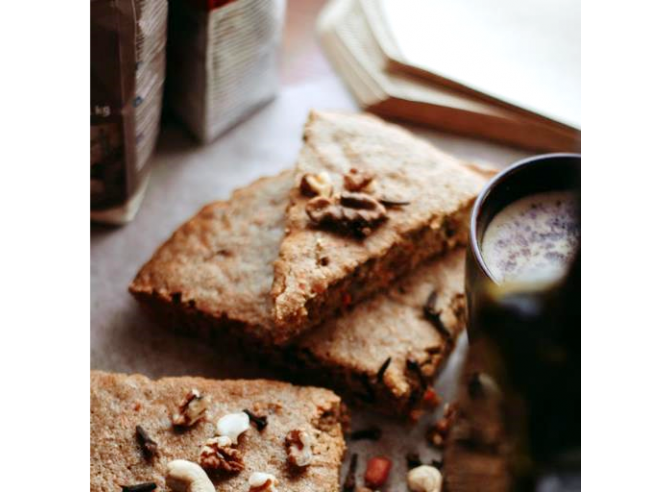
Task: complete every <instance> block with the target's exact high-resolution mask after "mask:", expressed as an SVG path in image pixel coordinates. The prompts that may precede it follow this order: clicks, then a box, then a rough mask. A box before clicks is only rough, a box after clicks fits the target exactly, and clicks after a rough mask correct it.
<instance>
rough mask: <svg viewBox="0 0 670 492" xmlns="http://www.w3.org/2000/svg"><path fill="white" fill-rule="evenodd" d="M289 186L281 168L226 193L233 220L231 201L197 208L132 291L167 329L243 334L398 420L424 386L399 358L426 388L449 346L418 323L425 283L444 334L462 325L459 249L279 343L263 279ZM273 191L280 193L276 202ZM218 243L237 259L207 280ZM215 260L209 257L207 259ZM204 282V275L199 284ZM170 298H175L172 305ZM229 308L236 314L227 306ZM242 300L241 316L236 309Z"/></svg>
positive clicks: (250, 343)
mask: <svg viewBox="0 0 670 492" xmlns="http://www.w3.org/2000/svg"><path fill="white" fill-rule="evenodd" d="M291 184H292V180H291V178H290V176H289V175H288V174H287V173H283V174H281V175H279V176H277V177H275V178H267V179H263V180H261V181H259V182H257V183H254V184H252V185H251V186H249V187H248V188H246V189H244V190H240V191H238V192H236V193H235V198H234V199H235V200H239V201H242V202H243V204H244V206H243V207H242V206H239V205H238V206H237V208H236V210H237V212H236V213H237V214H238V215H237V216H232V215H231V214H230V213H229V212H230V210H231V208H232V206H231V205H230V203H229V202H217V203H214V204H212V205H209V206H207V207H205V208H204V209H203V210H202V211H201V212H199V213H198V214H197V215H196V216H195V217H194V218H192V219H191V220H190V221H189V222H187V223H186V224H184V225H183V226H182V227H180V228H179V230H178V231H177V232H176V233H175V234H174V235H173V236H172V238H171V239H170V240H168V241H167V242H166V244H164V245H163V246H162V247H161V248H160V249H159V250H158V251H157V252H156V254H155V255H154V258H152V259H151V260H150V261H149V262H148V263H147V264H146V265H145V266H144V267H143V268H142V270H141V271H140V273H139V274H138V275H137V277H136V279H135V281H134V282H133V284H132V285H131V286H130V290H131V292H132V293H133V295H134V296H135V297H136V298H137V299H138V300H139V301H140V302H141V303H142V304H143V305H144V306H145V307H146V308H148V310H149V311H150V312H151V313H152V314H153V315H154V316H156V317H158V318H159V319H160V321H161V322H162V323H164V324H165V325H167V326H170V327H171V328H173V329H176V330H180V331H185V332H195V333H198V334H200V335H202V334H210V333H213V334H219V333H227V334H230V335H233V336H234V337H236V338H243V342H244V344H243V345H244V346H245V348H246V350H248V351H262V352H264V353H265V354H266V355H267V359H268V360H269V362H274V363H279V364H280V365H282V366H284V367H289V368H290V369H292V370H293V372H294V375H295V376H296V377H297V378H298V379H300V380H302V381H305V382H316V383H318V384H323V385H327V386H331V387H335V388H337V389H338V391H341V392H342V393H343V394H345V395H346V396H348V397H352V396H353V397H354V398H353V399H354V400H356V401H364V402H369V403H373V404H375V408H377V409H379V410H380V411H382V412H386V413H392V414H395V415H403V416H406V415H407V414H409V412H410V411H411V410H412V409H413V408H414V407H415V406H416V405H418V404H419V403H420V399H421V395H422V390H423V388H422V387H421V385H420V382H419V381H418V378H417V375H416V374H413V373H412V372H411V371H408V370H406V368H404V367H403V365H406V360H407V359H410V358H411V359H412V360H415V361H416V362H418V363H419V364H420V365H421V367H422V371H423V373H424V375H425V380H426V382H427V383H428V384H430V383H431V382H432V380H433V378H434V376H435V375H436V374H437V372H438V369H439V367H440V366H441V365H442V364H443V363H444V362H445V361H446V358H447V357H448V354H449V353H450V351H451V349H452V343H451V342H448V341H447V339H446V338H445V336H444V335H442V334H440V333H439V332H438V330H437V329H436V328H435V327H434V326H433V325H432V324H431V323H430V322H428V321H427V320H426V319H424V316H423V313H422V306H423V303H425V301H426V299H427V298H428V295H429V294H430V293H431V291H432V289H435V290H436V292H437V294H438V304H437V309H438V310H441V311H442V316H441V318H442V320H443V321H444V323H445V324H446V325H447V326H448V327H449V329H450V330H452V337H453V338H455V337H456V335H457V334H458V333H459V332H460V331H461V330H462V327H463V313H462V301H463V282H464V280H463V263H464V260H463V253H462V252H458V253H455V254H452V255H449V257H447V258H444V259H439V260H436V261H434V262H432V263H429V264H427V265H425V266H423V267H421V268H418V269H417V270H416V272H415V273H414V274H413V275H410V276H408V277H406V278H405V279H403V280H402V281H401V282H399V283H398V284H397V285H395V286H394V288H393V289H392V290H391V291H390V292H389V293H388V294H380V295H378V296H376V297H374V298H373V299H370V300H369V301H367V302H365V303H362V304H360V305H359V306H357V307H356V308H355V309H353V310H351V311H348V312H345V313H343V315H342V316H341V317H340V318H339V319H337V320H336V321H331V322H328V323H326V324H325V325H323V326H321V327H317V328H316V329H315V330H313V332H308V333H306V334H305V335H304V336H303V337H301V338H299V339H298V340H297V341H295V342H294V343H292V344H291V345H290V346H287V347H285V348H282V349H279V348H278V347H277V346H276V344H275V339H274V330H276V329H277V328H276V327H275V326H274V325H273V323H272V313H271V299H270V284H271V282H272V263H273V261H274V259H275V256H273V255H276V251H277V250H278V248H279V243H280V240H281V236H282V232H283V220H282V217H283V210H284V206H285V203H286V196H287V195H288V188H289V187H290V186H291ZM276 190H279V191H283V192H284V194H285V195H284V199H283V200H282V199H280V197H279V194H278V193H274V191H276ZM268 196H273V199H272V200H268V198H267V197H268ZM268 209H271V210H268ZM251 216H257V217H263V218H264V219H263V220H264V221H267V223H265V222H261V223H256V225H255V227H244V224H245V220H246V218H249V217H251ZM221 217H228V222H227V224H226V225H225V226H223V225H221V224H220V221H221V219H220V218H221ZM222 244H228V245H229V246H228V247H229V248H230V245H240V246H239V247H235V248H234V249H233V248H231V250H232V251H234V253H233V254H234V258H235V261H230V262H227V263H225V268H226V270H225V271H221V272H219V273H217V275H216V276H212V275H211V274H210V273H208V272H210V270H211V268H212V267H211V265H210V262H209V261H206V260H203V258H212V257H214V256H215V252H216V250H217V248H219V247H220V246H221V245H222ZM242 245H249V247H243V246H242ZM256 248H260V251H257V250H256ZM219 261H220V260H219V259H215V260H214V265H219V263H218V262H219ZM223 266H224V264H221V267H223ZM203 278H204V279H207V280H206V281H205V282H204V283H203ZM231 279H236V280H237V281H232V280H231ZM211 293H219V297H217V296H213V295H211ZM176 294H180V295H179V296H178V299H176V301H175V298H176ZM229 306H235V310H234V311H233V310H231V311H230V312H229V311H228V309H229ZM244 306H246V308H245V309H246V311H248V314H247V313H245V310H244V309H241V307H244ZM233 313H234V314H233ZM233 316H235V317H236V318H235V319H233ZM389 357H390V358H391V360H392V362H391V363H390V364H389V368H387V371H388V374H384V375H383V377H382V378H381V379H378V378H377V377H376V374H377V371H378V370H379V368H380V366H381V365H382V364H383V363H384V362H385V361H386V359H388V358H389ZM314 376H318V377H316V378H315V377H314Z"/></svg>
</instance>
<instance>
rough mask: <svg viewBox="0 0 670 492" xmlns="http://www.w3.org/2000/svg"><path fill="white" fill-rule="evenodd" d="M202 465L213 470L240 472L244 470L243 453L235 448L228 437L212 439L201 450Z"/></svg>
mask: <svg viewBox="0 0 670 492" xmlns="http://www.w3.org/2000/svg"><path fill="white" fill-rule="evenodd" d="M200 465H201V466H202V467H203V468H209V469H212V470H225V471H228V472H240V471H242V470H244V461H243V459H242V452H241V451H240V450H239V449H235V448H234V447H233V442H232V441H231V440H230V438H229V437H228V436H221V437H212V438H211V439H207V441H205V445H204V446H203V447H202V449H201V450H200Z"/></svg>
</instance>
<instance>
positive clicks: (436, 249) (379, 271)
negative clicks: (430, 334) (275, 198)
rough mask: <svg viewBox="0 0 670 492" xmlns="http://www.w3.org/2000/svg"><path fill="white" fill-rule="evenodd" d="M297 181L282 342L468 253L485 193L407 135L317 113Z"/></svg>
mask: <svg viewBox="0 0 670 492" xmlns="http://www.w3.org/2000/svg"><path fill="white" fill-rule="evenodd" d="M295 172H296V174H295V177H294V187H293V189H292V190H291V193H290V196H289V205H288V208H287V210H286V214H287V218H286V235H285V237H284V239H283V241H282V244H281V247H280V249H279V257H278V259H277V261H276V263H275V269H274V283H273V288H272V296H273V300H274V321H275V324H276V326H277V327H278V330H277V336H276V338H277V340H278V341H279V342H284V341H287V340H289V339H290V338H292V337H294V336H295V335H297V334H299V333H301V332H303V331H305V330H306V329H308V328H310V327H313V326H316V325H318V324H319V323H321V322H322V321H324V320H325V319H328V318H330V317H332V316H333V314H335V313H337V312H338V311H341V310H342V309H343V308H347V307H348V306H350V305H352V304H356V303H358V302H359V301H360V300H362V299H364V298H366V297H368V296H370V295H371V294H373V293H374V292H376V291H379V290H382V289H385V288H387V287H388V286H389V285H390V284H391V283H392V282H393V281H394V280H395V279H396V278H398V277H400V276H401V275H403V274H405V273H407V272H410V271H412V270H413V269H414V268H415V267H416V266H417V265H419V264H420V263H422V262H423V261H424V260H426V259H428V258H430V257H432V256H435V255H437V254H439V253H442V252H445V251H447V250H449V249H451V248H453V247H455V246H456V245H457V244H463V243H464V242H465V239H466V231H467V218H468V211H469V209H470V206H471V205H472V203H473V201H474V199H475V198H476V196H477V193H478V191H479V189H480V188H481V186H482V181H481V178H480V177H479V176H477V175H476V174H475V173H474V172H473V171H472V169H470V168H469V167H468V166H466V165H464V164H463V163H462V162H460V161H458V160H457V159H455V158H453V157H451V156H449V155H447V154H444V153H443V152H441V151H439V150H437V149H435V148H433V147H432V146H431V145H429V144H428V143H426V142H423V141H422V140H419V139H417V138H416V137H414V136H412V135H411V134H410V133H409V132H407V131H405V130H403V129H401V128H400V127H397V126H395V125H390V124H387V123H384V122H382V121H381V120H379V119H377V118H374V117H371V116H368V115H349V114H338V113H325V112H317V111H313V112H312V113H311V114H310V116H309V119H308V121H307V123H306V124H305V129H304V145H303V148H302V150H301V152H300V156H299V157H298V162H297V164H296V171H295ZM317 177H318V179H317ZM310 183H311V184H310ZM324 183H328V185H327V186H326V187H325V188H326V189H327V191H328V193H327V194H325V193H321V192H320V190H322V189H323V188H324V185H323V184H324ZM321 253H325V254H326V255H327V257H328V262H327V264H323V263H322V262H319V261H317V260H318V259H319V257H320V255H321Z"/></svg>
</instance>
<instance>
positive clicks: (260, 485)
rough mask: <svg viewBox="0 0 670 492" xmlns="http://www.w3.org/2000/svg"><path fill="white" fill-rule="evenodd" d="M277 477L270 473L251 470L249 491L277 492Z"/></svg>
mask: <svg viewBox="0 0 670 492" xmlns="http://www.w3.org/2000/svg"><path fill="white" fill-rule="evenodd" d="M275 485H277V479H276V478H275V476H274V475H271V474H270V473H262V472H253V473H252V474H251V476H250V477H249V492H277V489H276V488H275Z"/></svg>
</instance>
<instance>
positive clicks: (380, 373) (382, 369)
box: [377, 357, 391, 383]
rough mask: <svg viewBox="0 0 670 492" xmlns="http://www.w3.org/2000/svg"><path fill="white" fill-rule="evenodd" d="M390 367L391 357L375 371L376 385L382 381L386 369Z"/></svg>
mask: <svg viewBox="0 0 670 492" xmlns="http://www.w3.org/2000/svg"><path fill="white" fill-rule="evenodd" d="M390 365H391V357H389V358H388V359H386V360H385V361H384V363H383V364H382V365H381V367H380V368H379V370H378V371H377V382H378V383H381V382H382V381H384V374H385V373H386V369H388V368H389V366H390Z"/></svg>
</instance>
